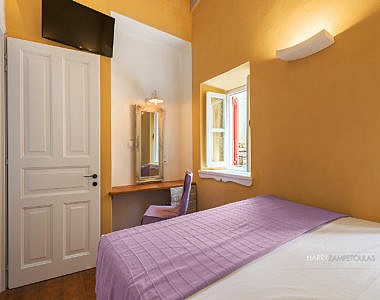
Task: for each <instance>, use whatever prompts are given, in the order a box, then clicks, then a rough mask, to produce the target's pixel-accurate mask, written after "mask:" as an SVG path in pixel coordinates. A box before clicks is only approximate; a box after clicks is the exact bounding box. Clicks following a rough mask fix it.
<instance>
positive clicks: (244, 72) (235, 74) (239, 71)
mask: <svg viewBox="0 0 380 300" xmlns="http://www.w3.org/2000/svg"><path fill="white" fill-rule="evenodd" d="M249 74H250V63H249V62H246V63H244V64H242V65H240V66H238V67H236V68H234V69H232V70H230V71H227V72H225V73H223V74H220V75H218V76H216V77H214V78H211V79H209V80H207V81H205V82H204V84H207V85H209V86H213V87H216V88H219V89H222V90H225V91H229V90H232V89H235V88H237V87H241V86H243V85H246V84H247V77H248V75H249Z"/></svg>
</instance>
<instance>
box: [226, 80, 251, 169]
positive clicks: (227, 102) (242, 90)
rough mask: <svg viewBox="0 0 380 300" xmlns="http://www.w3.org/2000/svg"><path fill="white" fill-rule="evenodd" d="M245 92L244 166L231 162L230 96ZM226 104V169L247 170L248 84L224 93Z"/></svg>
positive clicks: (231, 111) (231, 117)
mask: <svg viewBox="0 0 380 300" xmlns="http://www.w3.org/2000/svg"><path fill="white" fill-rule="evenodd" d="M244 91H245V92H246V95H247V108H246V110H247V115H246V122H247V123H246V141H247V165H246V166H234V165H233V163H232V153H233V132H232V131H233V127H232V126H231V125H232V119H233V110H232V103H231V98H232V96H233V95H235V94H239V93H241V92H244ZM226 98H227V100H226V104H227V114H228V119H227V120H226V126H227V130H228V134H227V135H226V137H227V147H226V151H227V154H226V156H227V161H226V162H227V163H226V170H232V171H239V172H248V170H249V163H250V159H249V158H250V157H249V155H248V154H249V146H250V145H249V104H248V86H247V85H243V86H241V87H238V88H236V89H233V90H230V91H228V92H227V93H226Z"/></svg>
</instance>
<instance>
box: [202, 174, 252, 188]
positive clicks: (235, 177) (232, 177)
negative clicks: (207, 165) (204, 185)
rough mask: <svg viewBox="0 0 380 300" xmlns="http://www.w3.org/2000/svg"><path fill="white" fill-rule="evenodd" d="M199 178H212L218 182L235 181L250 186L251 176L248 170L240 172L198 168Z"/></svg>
mask: <svg viewBox="0 0 380 300" xmlns="http://www.w3.org/2000/svg"><path fill="white" fill-rule="evenodd" d="M198 174H199V178H202V179H206V178H208V179H214V180H216V181H220V182H235V183H237V184H240V185H244V186H252V177H251V173H250V172H241V171H234V170H199V171H198Z"/></svg>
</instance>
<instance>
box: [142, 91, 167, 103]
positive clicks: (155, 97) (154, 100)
mask: <svg viewBox="0 0 380 300" xmlns="http://www.w3.org/2000/svg"><path fill="white" fill-rule="evenodd" d="M146 102H148V103H151V104H154V105H158V104H162V103H164V99H162V98H160V96H159V95H158V90H153V92H152V95H151V96H150V97H148V98H146Z"/></svg>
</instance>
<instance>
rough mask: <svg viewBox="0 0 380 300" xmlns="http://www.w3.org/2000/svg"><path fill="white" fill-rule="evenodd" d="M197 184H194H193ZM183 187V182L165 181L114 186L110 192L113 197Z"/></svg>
mask: <svg viewBox="0 0 380 300" xmlns="http://www.w3.org/2000/svg"><path fill="white" fill-rule="evenodd" d="M192 184H193V185H194V184H195V183H194V182H193V183H192ZM179 186H183V180H174V181H164V182H154V183H145V184H136V185H122V186H114V187H112V190H111V192H110V195H111V196H115V195H121V194H128V193H134V192H142V191H158V190H166V189H170V188H173V187H179Z"/></svg>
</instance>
